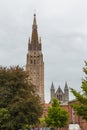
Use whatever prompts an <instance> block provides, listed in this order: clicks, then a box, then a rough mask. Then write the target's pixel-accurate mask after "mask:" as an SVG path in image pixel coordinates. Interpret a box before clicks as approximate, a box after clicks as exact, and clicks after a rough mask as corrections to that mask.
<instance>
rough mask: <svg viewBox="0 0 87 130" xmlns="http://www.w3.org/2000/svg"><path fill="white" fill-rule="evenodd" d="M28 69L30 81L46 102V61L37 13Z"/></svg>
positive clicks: (28, 58) (29, 48)
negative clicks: (38, 28)
mask: <svg viewBox="0 0 87 130" xmlns="http://www.w3.org/2000/svg"><path fill="white" fill-rule="evenodd" d="M26 71H27V72H28V74H29V80H30V82H31V83H32V84H34V85H35V86H36V91H37V94H38V95H39V96H40V98H41V102H42V103H44V62H43V54H42V44H41V38H38V31H37V23H36V14H34V20H33V26H32V35H31V39H30V38H29V42H28V53H27V63H26Z"/></svg>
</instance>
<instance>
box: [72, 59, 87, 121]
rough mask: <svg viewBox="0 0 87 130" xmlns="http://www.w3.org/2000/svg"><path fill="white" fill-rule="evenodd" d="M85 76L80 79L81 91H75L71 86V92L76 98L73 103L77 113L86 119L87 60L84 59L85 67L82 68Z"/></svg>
mask: <svg viewBox="0 0 87 130" xmlns="http://www.w3.org/2000/svg"><path fill="white" fill-rule="evenodd" d="M83 72H84V73H85V78H84V79H82V85H81V90H82V93H79V92H77V91H76V90H75V89H73V88H71V92H72V93H73V95H74V96H75V98H76V103H75V104H74V105H73V107H74V109H75V110H76V112H77V114H78V115H79V116H81V117H82V118H83V119H85V120H86V121H87V62H86V61H85V67H84V68H83Z"/></svg>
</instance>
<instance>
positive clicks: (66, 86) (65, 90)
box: [64, 82, 69, 101]
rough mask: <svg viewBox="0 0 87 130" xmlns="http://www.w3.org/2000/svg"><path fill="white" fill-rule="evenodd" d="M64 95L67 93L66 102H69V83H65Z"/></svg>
mask: <svg viewBox="0 0 87 130" xmlns="http://www.w3.org/2000/svg"><path fill="white" fill-rule="evenodd" d="M64 93H65V101H69V88H68V85H67V82H65V88H64Z"/></svg>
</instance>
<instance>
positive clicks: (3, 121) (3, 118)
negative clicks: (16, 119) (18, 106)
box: [0, 108, 10, 129]
mask: <svg viewBox="0 0 87 130" xmlns="http://www.w3.org/2000/svg"><path fill="white" fill-rule="evenodd" d="M9 119H10V114H9V111H8V110H7V109H6V108H0V128H1V129H5V128H6V127H8V126H9Z"/></svg>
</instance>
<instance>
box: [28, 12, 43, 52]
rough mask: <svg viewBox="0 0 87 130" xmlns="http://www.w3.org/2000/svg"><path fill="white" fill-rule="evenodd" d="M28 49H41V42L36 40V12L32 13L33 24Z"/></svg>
mask: <svg viewBox="0 0 87 130" xmlns="http://www.w3.org/2000/svg"><path fill="white" fill-rule="evenodd" d="M29 50H41V43H39V40H38V31H37V22H36V14H34V19H33V25H32V36H31V42H30V45H29Z"/></svg>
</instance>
